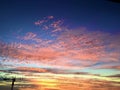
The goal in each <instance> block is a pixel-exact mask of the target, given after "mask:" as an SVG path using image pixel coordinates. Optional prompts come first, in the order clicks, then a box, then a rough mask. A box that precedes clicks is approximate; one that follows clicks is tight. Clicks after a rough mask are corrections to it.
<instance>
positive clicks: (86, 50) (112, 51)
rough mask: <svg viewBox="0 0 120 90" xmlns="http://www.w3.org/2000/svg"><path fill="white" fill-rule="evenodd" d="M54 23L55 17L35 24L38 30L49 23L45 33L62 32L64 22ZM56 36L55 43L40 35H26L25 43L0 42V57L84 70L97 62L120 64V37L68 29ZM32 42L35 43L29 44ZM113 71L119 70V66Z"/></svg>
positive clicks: (23, 38) (28, 33) (30, 33)
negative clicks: (47, 31) (49, 31)
mask: <svg viewBox="0 0 120 90" xmlns="http://www.w3.org/2000/svg"><path fill="white" fill-rule="evenodd" d="M53 19H54V17H53V16H48V17H45V18H44V19H43V20H42V21H41V20H40V21H38V22H35V23H37V25H39V26H41V25H43V26H45V25H46V23H47V25H46V29H51V30H52V31H51V32H52V33H53V32H59V31H61V30H63V27H64V26H63V21H61V20H55V21H52V20H53ZM50 20H51V21H50ZM52 33H51V34H52ZM51 34H50V35H51ZM56 35H57V37H55V39H44V38H40V36H39V35H38V34H35V33H33V32H27V33H26V34H25V36H23V37H21V38H20V39H22V40H23V41H25V42H26V43H22V42H19V43H18V42H14V43H13V42H12V43H3V42H0V50H1V51H0V56H2V57H10V58H14V59H18V60H19V61H39V62H40V63H44V64H47V65H52V66H63V67H66V68H67V67H75V68H84V67H89V66H92V65H94V64H95V63H96V62H111V61H112V62H119V60H120V57H119V55H120V48H119V46H120V43H119V41H120V39H119V35H112V34H109V33H105V32H100V31H89V30H87V29H83V28H80V29H74V28H73V29H69V28H67V29H66V28H65V29H64V31H63V32H61V33H60V34H56ZM38 36H39V37H38ZM29 40H30V41H31V42H32V41H34V42H35V43H32V44H29V43H27V42H28V41H29ZM82 61H84V63H83V62H82ZM88 61H90V63H88ZM75 62H76V63H75ZM106 68H107V67H106ZM112 68H117V66H116V67H112ZM118 68H119V67H118Z"/></svg>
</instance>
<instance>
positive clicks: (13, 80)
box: [11, 78, 16, 90]
mask: <svg viewBox="0 0 120 90" xmlns="http://www.w3.org/2000/svg"><path fill="white" fill-rule="evenodd" d="M15 80H16V79H15V78H13V79H12V86H11V90H13V87H14V82H15Z"/></svg>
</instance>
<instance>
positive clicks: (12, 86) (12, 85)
mask: <svg viewBox="0 0 120 90" xmlns="http://www.w3.org/2000/svg"><path fill="white" fill-rule="evenodd" d="M3 80H12V84H11V90H13V88H14V82H15V81H16V78H12V79H10V78H3Z"/></svg>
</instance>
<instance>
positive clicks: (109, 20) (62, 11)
mask: <svg viewBox="0 0 120 90" xmlns="http://www.w3.org/2000/svg"><path fill="white" fill-rule="evenodd" d="M49 15H53V16H55V17H56V18H60V19H61V18H62V19H65V21H66V22H67V24H68V25H72V26H78V27H80V26H82V27H87V28H88V29H89V30H102V31H107V32H119V30H120V3H114V2H109V1H107V0H0V36H1V37H2V36H4V35H8V34H10V33H12V34H13V32H17V31H18V30H20V29H24V30H25V31H24V32H27V31H30V30H33V29H35V27H34V24H33V23H34V22H35V21H36V20H38V19H41V18H43V17H45V16H49ZM6 38H7V37H6Z"/></svg>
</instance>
